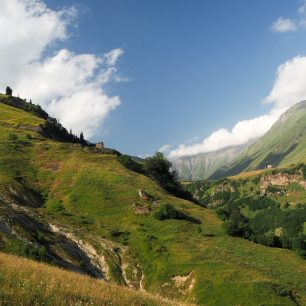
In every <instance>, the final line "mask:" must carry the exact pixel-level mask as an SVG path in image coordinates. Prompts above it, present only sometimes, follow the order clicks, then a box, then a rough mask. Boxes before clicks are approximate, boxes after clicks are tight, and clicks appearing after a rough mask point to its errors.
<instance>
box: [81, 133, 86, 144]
mask: <svg viewBox="0 0 306 306" xmlns="http://www.w3.org/2000/svg"><path fill="white" fill-rule="evenodd" d="M85 143H86V141H85V139H84V134H83V132H81V134H80V144H81V145H84V144H85Z"/></svg>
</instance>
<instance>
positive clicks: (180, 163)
mask: <svg viewBox="0 0 306 306" xmlns="http://www.w3.org/2000/svg"><path fill="white" fill-rule="evenodd" d="M249 144H250V143H249V142H248V143H246V144H243V145H239V146H231V147H228V148H225V149H221V150H218V151H213V152H208V153H201V154H197V155H194V156H184V157H181V158H179V159H177V160H175V161H174V162H173V163H172V164H173V167H174V168H175V170H176V171H177V173H178V176H179V178H180V179H181V180H192V181H194V180H203V179H207V178H209V177H210V176H211V175H212V174H213V173H214V172H215V171H217V169H219V168H220V167H222V166H225V165H229V164H230V163H232V162H233V161H234V160H236V158H237V157H238V156H239V155H240V154H241V153H242V152H243V151H244V150H245V149H246V148H247V146H248V145H249Z"/></svg>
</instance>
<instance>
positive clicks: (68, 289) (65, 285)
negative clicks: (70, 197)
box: [0, 253, 182, 306]
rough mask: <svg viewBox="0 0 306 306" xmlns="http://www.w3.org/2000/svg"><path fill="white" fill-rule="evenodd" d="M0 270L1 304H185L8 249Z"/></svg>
mask: <svg viewBox="0 0 306 306" xmlns="http://www.w3.org/2000/svg"><path fill="white" fill-rule="evenodd" d="M0 274H1V278H0V304H1V305H23V306H26V305H29V306H31V305H50V306H51V305H57V306H67V305H97V306H101V305H123V306H130V305H134V306H138V305H146V306H157V305H168V306H172V305H182V303H180V304H179V303H177V302H176V301H174V300H165V299H162V298H161V297H158V296H154V295H153V294H149V293H146V292H143V291H136V290H131V289H128V288H123V287H121V286H118V285H114V284H111V283H107V282H104V281H99V280H96V279H93V278H90V277H88V276H83V275H80V274H76V273H72V272H68V271H65V270H63V269H59V268H56V267H52V266H48V265H45V264H42V263H37V262H35V261H31V260H28V259H23V258H19V257H16V256H13V255H8V254H4V253H0Z"/></svg>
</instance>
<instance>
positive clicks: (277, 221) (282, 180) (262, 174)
mask: <svg viewBox="0 0 306 306" xmlns="http://www.w3.org/2000/svg"><path fill="white" fill-rule="evenodd" d="M185 188H186V189H187V190H189V191H190V192H191V193H192V194H193V195H194V196H195V197H196V198H197V199H198V201H199V203H201V205H203V206H204V207H208V208H213V209H216V212H217V214H218V215H219V217H220V218H221V219H222V220H223V221H225V223H224V227H225V230H226V231H227V233H228V234H230V235H232V236H238V237H243V238H246V239H249V240H251V241H254V242H256V243H260V244H263V245H267V246H271V247H282V248H289V249H293V250H295V251H296V253H297V254H299V255H300V256H301V257H303V258H305V259H306V231H305V228H306V166H305V165H304V164H298V165H296V166H292V167H289V168H281V169H273V170H265V171H252V172H246V173H242V174H240V175H237V176H233V177H230V178H229V179H222V180H219V181H199V182H192V183H189V184H187V185H185Z"/></svg>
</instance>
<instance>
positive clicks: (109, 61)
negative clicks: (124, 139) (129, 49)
mask: <svg viewBox="0 0 306 306" xmlns="http://www.w3.org/2000/svg"><path fill="white" fill-rule="evenodd" d="M76 17H77V11H76V10H75V9H74V8H73V7H70V8H65V9H62V10H60V11H54V10H51V9H49V8H48V7H47V6H46V5H45V4H44V3H43V2H42V1H41V0H1V1H0V37H1V40H0V70H1V83H2V84H3V87H5V86H6V85H10V86H11V87H13V89H14V93H15V94H17V93H19V94H20V96H21V97H25V98H28V99H29V98H31V99H32V100H33V102H34V103H39V104H40V105H42V106H43V107H44V108H46V110H47V111H48V112H50V114H51V115H52V116H55V117H56V118H59V119H60V121H61V123H62V124H63V125H65V126H66V127H67V128H72V129H73V130H74V132H76V133H80V132H81V131H83V132H84V134H85V137H91V136H93V135H94V133H95V131H96V130H97V129H98V128H99V127H100V126H101V125H102V124H103V120H104V119H105V117H106V116H107V115H108V114H109V112H110V111H112V110H113V109H115V108H116V107H117V106H118V105H119V104H120V99H119V98H118V97H116V96H115V97H109V96H108V95H107V94H106V93H105V92H104V90H103V85H105V84H106V83H108V82H111V81H118V80H119V78H118V77H117V76H116V72H117V68H116V67H115V65H116V62H117V60H118V58H119V57H120V55H122V54H123V50H121V49H115V50H112V51H110V52H109V53H107V54H105V55H103V56H97V55H94V54H75V53H73V52H71V51H69V50H66V49H59V48H57V47H56V46H57V44H58V43H59V42H61V43H62V42H64V41H65V40H66V39H68V38H69V36H70V33H69V26H70V25H71V24H72V23H73V21H74V20H75V18H76ZM8 29H9V30H8ZM52 53H53V54H52ZM50 54H52V55H50Z"/></svg>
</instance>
